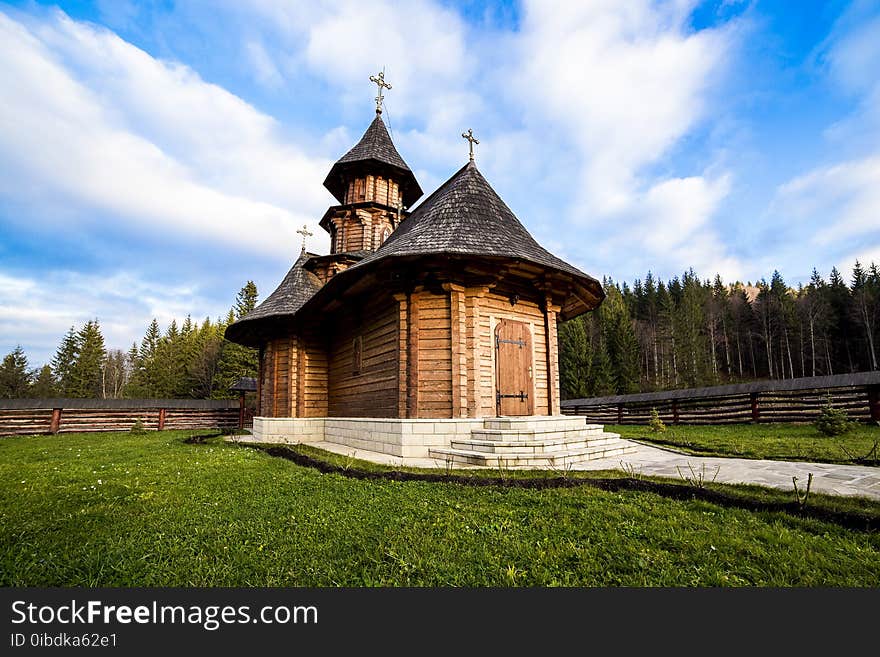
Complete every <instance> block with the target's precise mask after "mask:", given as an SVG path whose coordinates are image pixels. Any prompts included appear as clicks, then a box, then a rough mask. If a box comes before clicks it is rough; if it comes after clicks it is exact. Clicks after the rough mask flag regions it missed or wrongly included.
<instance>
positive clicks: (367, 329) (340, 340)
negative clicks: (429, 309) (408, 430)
mask: <svg viewBox="0 0 880 657" xmlns="http://www.w3.org/2000/svg"><path fill="white" fill-rule="evenodd" d="M398 323H399V317H398V304H397V303H396V302H395V301H393V300H392V299H391V298H390V297H381V298H377V299H376V300H374V301H371V302H370V303H368V304H367V305H365V306H364V307H363V308H359V309H351V312H344V313H340V315H339V317H338V320H337V321H336V324H335V326H334V330H333V334H332V336H331V337H330V349H329V354H330V357H329V367H328V373H329V387H328V388H325V389H328V392H329V399H328V413H327V415H328V416H329V417H397V412H398V377H399V369H398V350H397V349H398V334H397V331H398ZM358 338H360V346H359V348H360V349H361V358H360V363H361V366H360V370H359V371H357V372H356V371H355V368H354V361H355V358H354V350H355V341H356V340H357V339H358Z"/></svg>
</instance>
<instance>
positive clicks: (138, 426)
mask: <svg viewBox="0 0 880 657" xmlns="http://www.w3.org/2000/svg"><path fill="white" fill-rule="evenodd" d="M129 432H131V433H147V428H146V427H145V426H144V422H143V420H141V419H140V418H138V419H137V420H135V422H134V424H132V425H131V429H129Z"/></svg>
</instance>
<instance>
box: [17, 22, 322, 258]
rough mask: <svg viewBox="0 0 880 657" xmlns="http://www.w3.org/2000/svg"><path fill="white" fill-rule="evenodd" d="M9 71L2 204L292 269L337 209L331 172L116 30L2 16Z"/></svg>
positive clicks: (242, 106) (234, 101)
mask: <svg viewBox="0 0 880 657" xmlns="http://www.w3.org/2000/svg"><path fill="white" fill-rule="evenodd" d="M0 58H2V60H3V62H4V75H3V76H2V78H0V97H2V98H3V99H4V102H3V103H0V170H2V172H3V174H4V175H3V180H2V183H0V185H2V186H0V192H2V193H3V194H4V195H7V196H9V197H11V198H20V197H26V198H27V199H28V200H29V201H30V202H31V203H33V204H34V206H40V205H44V206H46V205H49V204H50V203H52V202H57V203H61V204H62V205H64V204H66V205H69V206H76V207H78V208H80V212H79V213H78V214H75V216H74V217H73V218H72V220H73V223H74V224H76V225H74V226H69V228H70V229H74V228H76V227H77V225H78V227H79V228H81V229H85V230H96V229H98V228H99V227H100V222H101V221H103V220H104V219H103V218H104V217H106V216H107V215H110V216H112V217H113V218H114V224H115V227H117V228H118V227H119V226H128V227H130V228H132V229H134V230H135V231H136V232H140V233H142V234H149V235H153V236H167V238H168V239H169V240H185V241H190V242H196V241H207V242H214V243H218V242H219V243H223V244H227V245H235V246H236V248H238V249H243V250H248V251H250V252H253V253H263V254H265V255H269V256H272V257H278V258H279V259H280V258H281V257H282V256H286V255H287V254H289V253H290V251H291V249H292V246H291V245H294V244H296V242H297V238H296V233H295V232H294V231H295V230H296V228H297V227H298V226H299V225H301V224H302V223H306V222H310V223H312V224H314V222H315V217H316V216H319V213H320V211H321V210H322V209H323V208H324V207H325V206H326V202H327V199H328V196H327V194H326V192H324V191H323V189H322V187H321V185H320V180H321V174H322V172H324V171H326V170H327V169H328V168H329V165H330V162H329V161H327V160H323V159H319V158H313V157H308V156H307V155H305V154H304V153H303V152H302V151H300V150H297V149H296V148H294V147H293V146H292V145H286V144H284V143H283V142H282V141H281V140H280V138H279V137H278V136H277V134H276V132H277V129H276V126H275V122H274V120H273V119H271V117H268V116H266V115H264V114H261V113H260V112H259V111H257V110H256V109H254V108H253V107H252V106H250V105H248V104H247V103H245V102H244V101H242V100H241V99H239V98H237V97H235V96H233V95H232V94H230V93H228V92H226V91H224V90H223V89H221V88H219V87H217V86H215V85H212V84H208V83H206V82H204V81H203V80H201V79H200V78H199V76H198V75H197V74H196V73H194V72H193V71H192V70H191V69H189V68H187V67H185V66H182V65H180V64H174V63H165V62H161V61H158V60H156V59H154V58H152V57H150V56H149V55H148V54H146V53H145V52H143V51H141V50H139V49H137V48H136V47H134V46H132V45H131V44H128V43H126V42H125V41H123V40H122V39H120V38H119V37H117V36H116V35H114V34H113V33H111V32H109V31H106V30H103V29H99V28H93V27H90V26H87V25H84V24H82V23H77V22H75V21H72V20H71V19H69V18H68V17H67V16H65V15H64V14H62V13H61V12H56V13H54V14H53V15H52V16H51V17H50V18H49V19H48V20H47V21H45V22H41V23H40V22H37V23H34V24H32V25H24V24H22V23H19V22H16V21H15V20H13V19H11V18H10V17H8V16H6V15H4V14H2V13H0ZM34 214H35V216H34V217H31V218H29V221H33V220H35V219H36V220H37V221H39V220H40V213H38V212H35V213H34ZM67 219H68V220H70V219H71V217H69V216H68V217H67ZM315 232H317V231H315Z"/></svg>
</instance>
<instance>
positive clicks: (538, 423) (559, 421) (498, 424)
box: [483, 415, 602, 431]
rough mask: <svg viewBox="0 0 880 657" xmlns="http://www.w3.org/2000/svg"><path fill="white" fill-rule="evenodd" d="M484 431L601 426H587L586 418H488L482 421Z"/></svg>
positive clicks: (529, 416) (594, 427)
mask: <svg viewBox="0 0 880 657" xmlns="http://www.w3.org/2000/svg"><path fill="white" fill-rule="evenodd" d="M483 426H484V427H485V428H486V429H503V430H505V431H511V430H514V431H516V430H529V429H538V430H542V431H555V430H560V429H585V428H589V429H601V428H602V425H601V424H587V421H586V418H583V417H578V416H572V415H548V416H535V415H526V416H524V417H490V418H485V419H484V420H483Z"/></svg>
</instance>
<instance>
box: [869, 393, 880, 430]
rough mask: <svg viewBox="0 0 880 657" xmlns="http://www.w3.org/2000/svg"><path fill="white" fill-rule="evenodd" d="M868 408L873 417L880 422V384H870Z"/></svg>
mask: <svg viewBox="0 0 880 657" xmlns="http://www.w3.org/2000/svg"><path fill="white" fill-rule="evenodd" d="M868 409H869V410H870V411H871V419H872V420H874V422H880V386H876V385H875V386H868Z"/></svg>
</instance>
